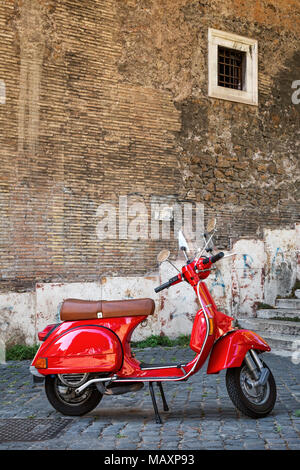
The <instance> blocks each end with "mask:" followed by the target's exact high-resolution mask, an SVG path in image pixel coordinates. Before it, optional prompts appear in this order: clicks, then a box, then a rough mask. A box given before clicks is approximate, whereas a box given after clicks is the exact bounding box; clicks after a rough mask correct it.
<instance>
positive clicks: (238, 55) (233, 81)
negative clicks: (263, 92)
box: [218, 46, 246, 90]
mask: <svg viewBox="0 0 300 470" xmlns="http://www.w3.org/2000/svg"><path fill="white" fill-rule="evenodd" d="M245 57H246V54H245V52H242V51H238V50H235V49H228V48H226V47H221V46H218V85H219V86H223V87H226V88H234V89H235V90H243V80H244V66H245V65H244V64H245Z"/></svg>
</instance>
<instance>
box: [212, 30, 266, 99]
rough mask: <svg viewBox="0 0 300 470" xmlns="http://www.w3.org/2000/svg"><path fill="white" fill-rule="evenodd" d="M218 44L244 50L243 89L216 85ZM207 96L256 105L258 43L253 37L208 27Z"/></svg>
mask: <svg viewBox="0 0 300 470" xmlns="http://www.w3.org/2000/svg"><path fill="white" fill-rule="evenodd" d="M218 46H221V47H226V48H228V49H235V50H237V51H242V52H245V54H246V57H245V77H244V78H245V81H244V86H243V90H235V89H232V88H227V87H223V86H218ZM208 96H210V97H212V98H219V99H222V100H229V101H236V102H239V103H245V104H250V105H254V106H257V105H258V43H257V41H256V40H255V39H250V38H247V37H244V36H239V35H237V34H232V33H228V32H225V31H219V30H217V29H212V28H209V29H208Z"/></svg>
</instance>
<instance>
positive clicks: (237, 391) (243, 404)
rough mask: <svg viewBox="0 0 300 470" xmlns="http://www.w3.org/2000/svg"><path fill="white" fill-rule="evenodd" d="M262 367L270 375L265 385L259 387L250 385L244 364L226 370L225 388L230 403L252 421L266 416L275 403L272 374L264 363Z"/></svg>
mask: <svg viewBox="0 0 300 470" xmlns="http://www.w3.org/2000/svg"><path fill="white" fill-rule="evenodd" d="M263 366H264V367H266V368H267V369H268V370H269V372H270V374H269V377H268V380H267V382H266V384H265V385H264V386H260V387H252V386H251V385H250V380H251V379H252V377H251V374H250V372H249V369H248V367H247V365H246V363H245V362H243V363H242V365H241V366H240V367H233V368H230V369H227V372H226V388H227V392H228V395H229V397H230V399H231V401H232V403H233V404H234V405H235V406H236V408H237V409H238V410H240V411H241V412H242V413H243V414H245V415H246V416H250V418H254V419H255V418H264V417H265V416H267V415H268V414H269V413H270V412H271V411H272V410H273V408H274V405H275V402H276V384H275V380H274V377H273V374H272V372H271V371H270V369H269V367H268V366H267V365H266V364H265V363H264V362H263ZM249 379H250V380H249ZM252 380H253V379H252Z"/></svg>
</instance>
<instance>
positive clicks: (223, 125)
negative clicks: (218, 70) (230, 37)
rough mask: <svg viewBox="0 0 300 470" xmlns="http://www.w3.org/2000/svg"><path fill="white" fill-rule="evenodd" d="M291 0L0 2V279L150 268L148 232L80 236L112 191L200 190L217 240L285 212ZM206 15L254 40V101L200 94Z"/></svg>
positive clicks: (294, 64) (293, 191)
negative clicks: (2, 94) (1, 86)
mask: <svg viewBox="0 0 300 470" xmlns="http://www.w3.org/2000/svg"><path fill="white" fill-rule="evenodd" d="M299 13H300V12H299V5H298V3H297V2H295V1H292V0H290V1H286V2H280V1H279V0H272V1H271V0H269V1H268V2H262V1H257V2H255V6H253V1H250V0H245V1H243V2H241V1H238V0H235V1H229V0H226V1H223V2H222V3H221V5H220V2H217V1H214V0H211V1H207V0H205V1H201V2H198V1H197V2H196V1H186V0H172V1H166V2H163V5H162V3H161V2H159V1H158V0H155V1H152V2H139V1H138V0H124V1H123V0H122V1H121V0H103V1H100V0H93V1H91V0H85V1H84V2H83V1H80V0H73V1H67V0H57V1H54V0H45V1H41V0H22V1H21V0H18V1H7V2H5V3H2V4H1V5H0V38H1V40H0V57H1V62H0V80H3V81H4V82H5V85H6V102H5V104H2V105H0V129H1V130H0V148H1V157H0V158H1V180H0V185H1V193H0V207H1V220H0V253H1V289H2V291H7V290H10V291H11V290H26V289H28V290H30V289H32V288H33V287H34V284H35V283H36V282H59V281H62V282H66V281H71V282H74V281H94V280H98V279H99V276H100V275H106V274H108V273H109V274H113V275H129V276H138V275H143V274H144V273H145V272H147V271H151V270H154V269H156V267H157V265H156V261H155V256H156V253H157V252H158V251H159V250H160V248H161V247H165V246H166V245H170V247H171V248H174V243H173V242H170V243H167V242H165V241H151V240H136V241H134V240H105V241H99V239H98V238H97V235H96V228H97V222H98V219H97V208H98V207H99V205H100V204H101V203H107V202H111V203H115V204H116V207H117V204H118V198H119V195H130V198H131V199H130V200H134V201H141V202H144V203H145V204H147V207H149V204H150V200H151V197H153V196H155V197H158V198H161V199H162V200H163V199H164V198H165V197H168V196H172V197H173V198H175V200H177V201H186V200H188V201H198V202H202V203H204V204H205V215H206V216H209V215H211V214H217V215H218V217H219V225H220V233H221V234H222V236H220V237H219V245H220V246H223V247H227V248H228V247H229V245H230V244H231V243H233V242H234V241H235V240H237V239H239V238H243V237H252V238H253V237H257V238H259V237H261V236H262V231H263V229H264V228H266V227H269V228H272V227H273V228H274V227H276V228H286V229H288V228H293V227H294V223H295V222H296V221H297V220H298V221H299V205H298V203H299V199H298V194H299V193H297V188H298V186H297V184H299V183H297V171H298V174H299V157H298V141H299V134H298V132H299V110H300V105H298V106H295V105H293V104H292V102H291V94H292V89H291V83H292V82H293V80H297V79H300V70H299V68H300V66H299V64H300V61H299V45H298V43H299V40H298V37H299ZM208 27H213V28H217V29H222V30H226V31H230V32H236V33H238V34H241V35H245V36H248V37H252V38H254V39H257V40H258V43H259V106H258V108H256V107H250V106H247V105H242V104H236V103H230V102H226V101H221V100H215V99H211V98H208V97H207V30H208Z"/></svg>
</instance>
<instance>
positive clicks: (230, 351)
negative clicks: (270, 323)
mask: <svg viewBox="0 0 300 470" xmlns="http://www.w3.org/2000/svg"><path fill="white" fill-rule="evenodd" d="M249 349H258V350H261V351H271V348H270V346H269V345H268V343H266V341H264V340H263V339H262V338H261V337H260V336H259V335H258V334H256V333H254V332H253V331H250V330H232V332H230V333H228V334H226V335H224V336H223V337H221V338H220V339H218V341H216V343H215V344H214V346H213V349H212V352H211V355H210V358H209V363H208V367H207V373H208V374H216V373H218V372H220V370H222V369H227V368H228V367H239V366H240V365H241V364H242V362H243V359H244V357H245V355H246V353H247V351H249Z"/></svg>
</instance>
